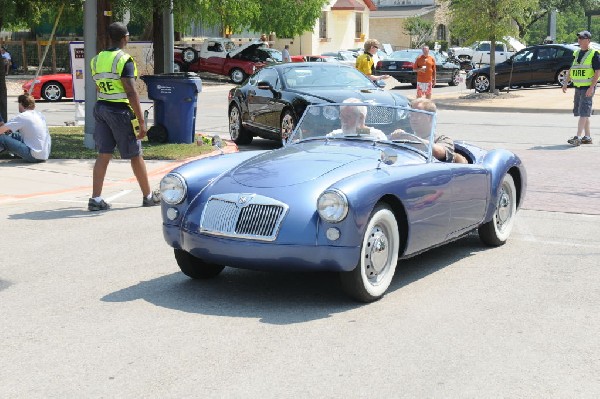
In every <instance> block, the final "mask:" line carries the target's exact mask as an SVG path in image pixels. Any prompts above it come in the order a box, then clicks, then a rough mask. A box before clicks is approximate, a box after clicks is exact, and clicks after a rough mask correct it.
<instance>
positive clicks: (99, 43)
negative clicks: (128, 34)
mask: <svg viewBox="0 0 600 399" xmlns="http://www.w3.org/2000/svg"><path fill="white" fill-rule="evenodd" d="M96 11H97V14H96V15H97V25H96V27H97V31H98V33H97V37H96V49H97V50H98V52H100V51H102V50H106V49H107V48H108V46H109V45H110V40H109V38H108V25H110V24H111V23H112V15H110V14H111V13H112V6H111V2H110V0H98V3H97V4H96ZM105 13H107V14H109V15H106V14H105Z"/></svg>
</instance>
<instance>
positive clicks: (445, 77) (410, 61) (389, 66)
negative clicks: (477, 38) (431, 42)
mask: <svg viewBox="0 0 600 399" xmlns="http://www.w3.org/2000/svg"><path fill="white" fill-rule="evenodd" d="M421 54H423V51H422V50H419V49H410V50H399V51H394V52H393V53H392V54H391V55H390V56H389V57H387V58H386V59H384V60H381V61H379V62H378V63H377V65H376V66H375V74H376V75H390V76H391V77H393V78H394V79H396V80H397V81H398V82H400V83H410V84H411V85H412V86H413V87H417V73H416V72H415V71H414V69H413V67H414V65H415V61H416V59H417V57H418V56H420V55H421ZM429 54H430V55H431V56H433V57H434V58H435V79H436V83H448V85H450V86H456V85H457V84H458V83H459V80H460V65H459V64H457V63H455V62H452V61H450V60H449V59H448V57H446V56H444V55H442V54H440V53H437V52H435V51H430V52H429Z"/></svg>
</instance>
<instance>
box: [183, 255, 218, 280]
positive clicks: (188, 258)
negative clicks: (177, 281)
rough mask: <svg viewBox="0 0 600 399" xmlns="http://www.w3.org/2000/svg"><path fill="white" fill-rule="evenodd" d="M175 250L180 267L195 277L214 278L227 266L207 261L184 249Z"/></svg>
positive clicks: (185, 272) (186, 273)
mask: <svg viewBox="0 0 600 399" xmlns="http://www.w3.org/2000/svg"><path fill="white" fill-rule="evenodd" d="M174 251H175V260H177V264H178V265H179V268H180V269H181V271H182V272H183V274H185V275H186V276H188V277H191V278H195V279H207V278H212V277H215V276H217V275H218V274H219V273H221V272H222V271H223V269H224V268H225V266H221V265H213V264H212V263H206V262H204V261H203V260H202V259H200V258H196V257H195V256H194V255H192V254H190V253H189V252H186V251H184V250H183V249H175V250H174Z"/></svg>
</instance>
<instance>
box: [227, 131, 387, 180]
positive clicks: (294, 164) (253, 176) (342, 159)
mask: <svg viewBox="0 0 600 399" xmlns="http://www.w3.org/2000/svg"><path fill="white" fill-rule="evenodd" d="M380 153H381V151H380V150H379V149H378V148H376V147H373V145H372V144H371V143H369V144H367V145H365V146H360V145H356V144H353V145H348V144H347V143H345V142H341V141H329V142H324V141H309V142H306V143H301V144H295V145H291V146H288V147H285V148H281V149H279V150H274V151H270V152H267V153H264V154H261V155H259V156H257V157H255V158H252V159H250V160H248V161H246V162H244V163H242V164H241V165H239V166H238V167H236V168H235V169H233V170H232V171H231V172H230V174H229V176H230V177H231V178H232V179H234V180H235V181H236V182H237V183H239V184H242V185H244V186H246V187H254V188H276V187H287V186H293V185H296V184H301V183H305V182H307V181H311V180H315V179H318V178H320V177H322V176H324V175H326V174H328V173H330V172H332V171H334V170H337V169H339V168H345V169H344V172H345V174H346V175H349V174H354V173H358V172H361V171H363V170H365V169H374V168H375V167H377V165H378V159H379V156H380ZM348 168H352V169H351V170H348Z"/></svg>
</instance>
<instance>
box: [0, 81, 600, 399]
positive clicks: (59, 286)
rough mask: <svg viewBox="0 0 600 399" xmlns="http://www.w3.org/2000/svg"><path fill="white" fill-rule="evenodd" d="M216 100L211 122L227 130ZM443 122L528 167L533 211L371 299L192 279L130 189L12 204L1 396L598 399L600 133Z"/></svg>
mask: <svg viewBox="0 0 600 399" xmlns="http://www.w3.org/2000/svg"><path fill="white" fill-rule="evenodd" d="M204 94H205V93H204ZM216 98H219V96H218V95H215V99H216ZM207 100H208V98H207ZM201 101H202V99H201ZM209 104H210V105H209ZM60 106H62V105H59V107H60ZM213 107H214V109H213ZM218 107H219V105H218V104H213V103H212V100H210V101H207V107H206V108H207V112H209V113H208V114H207V115H206V117H204V118H200V121H199V122H200V123H205V122H206V125H205V126H207V127H208V126H209V121H210V126H211V127H210V128H211V129H214V131H215V132H220V131H221V129H222V128H223V126H224V127H225V129H226V116H224V112H223V111H222V109H221V110H219V111H218V113H217V108H218ZM209 109H213V112H215V114H214V115H212V114H210V111H209ZM219 115H220V116H219ZM439 121H440V123H439V128H440V130H442V131H444V132H446V133H449V134H451V135H452V136H453V137H455V138H460V139H465V140H468V141H471V142H474V143H475V144H478V145H481V146H482V147H485V148H494V147H503V148H508V149H511V150H514V151H516V152H517V153H518V154H519V155H520V156H522V157H523V158H524V159H525V160H526V165H527V168H528V174H529V179H530V192H529V193H528V196H527V199H526V202H525V209H524V210H522V211H520V212H519V214H518V218H517V221H516V224H515V229H514V232H513V235H512V237H511V239H510V240H509V242H508V243H507V244H506V245H504V246H502V247H499V248H493V249H490V248H487V247H484V246H482V244H480V242H479V240H478V238H477V237H476V236H469V237H467V238H464V239H462V240H460V241H457V242H455V243H453V244H450V245H446V246H444V247H441V248H438V249H435V250H433V251H430V252H428V253H425V254H423V255H420V256H417V257H415V258H413V259H410V260H408V261H403V262H401V264H400V265H399V267H398V269H397V271H396V276H395V278H394V281H393V283H392V286H391V288H390V290H389V293H388V294H387V295H386V296H385V297H384V298H383V299H382V300H380V301H379V302H376V303H372V304H369V305H363V304H357V303H354V302H351V301H349V300H348V299H347V298H346V297H345V296H344V294H343V293H342V291H341V289H340V287H339V284H338V281H337V278H336V275H334V274H317V273H307V274H296V273H294V274H291V273H284V272H282V273H263V272H252V271H243V270H235V269H231V268H227V269H225V271H224V272H223V273H222V274H221V275H220V276H219V277H218V278H216V279H214V280H212V281H208V282H196V281H191V280H189V279H187V278H186V277H185V276H184V275H183V274H181V273H180V272H178V268H177V265H176V263H175V260H174V258H173V254H172V250H171V249H170V248H169V247H167V246H166V244H164V241H163V238H162V232H161V228H160V223H161V221H160V212H159V209H157V208H150V209H147V208H141V207H139V200H140V199H139V189H138V188H137V186H136V184H135V182H131V181H129V182H121V183H120V184H114V185H111V186H109V188H107V190H106V195H107V196H109V197H110V199H111V201H112V203H113V205H114V209H113V210H111V211H110V212H105V213H89V212H87V211H85V204H86V202H87V196H88V194H89V193H88V192H87V189H86V190H81V191H77V190H75V191H72V192H68V193H64V194H61V195H52V196H40V197H36V198H31V199H27V200H23V201H15V202H12V203H8V204H5V205H3V206H2V207H1V208H0V220H1V221H2V222H1V224H0V234H1V236H2V238H3V240H2V241H3V246H2V248H3V256H2V259H3V261H2V262H1V263H0V315H1V320H2V322H1V323H0V342H2V344H1V345H0V359H2V367H1V370H2V371H1V372H0V397H7V398H8V397H10V398H17V397H18V398H20V397H27V398H29V397H48V398H54V397H56V398H59V397H60V398H65V397H77V398H79V397H92V398H96V397H144V398H147V397H156V398H165V397H191V396H194V397H199V396H202V397H252V398H254V397H265V398H275V397H277V398H281V397H319V398H321V397H323V398H338V397H348V398H365V397H410V398H413V397H585V398H587V397H589V398H592V397H596V396H597V395H598V392H600V377H599V376H600V355H599V353H600V340H598V336H599V335H600V320H599V319H598V317H597V316H596V315H597V313H598V308H599V306H600V290H598V281H599V279H600V269H599V268H598V264H600V262H599V261H600V249H599V248H600V213H594V212H593V209H594V208H593V207H594V203H595V202H598V198H599V197H600V188H599V186H598V179H597V173H596V171H597V167H595V166H594V165H596V166H597V161H596V160H597V159H598V146H597V145H594V146H589V147H584V146H582V147H580V148H572V149H571V148H568V147H567V146H565V145H564V144H563V143H564V141H565V140H564V139H565V138H566V137H568V135H569V133H570V132H572V130H573V127H574V122H575V120H574V119H573V117H572V116H568V115H544V116H543V117H540V116H538V115H534V114H512V113H479V112H468V111H440V117H439ZM225 131H226V130H225ZM259 144H260V145H262V144H261V143H260V142H259ZM594 162H596V163H594ZM590 197H591V198H590ZM588 200H589V204H590V205H589V206H588V205H587V204H588V202H587V201H588ZM553 207H554V208H556V209H554V208H553ZM590 210H592V211H590ZM282 266H284V265H282Z"/></svg>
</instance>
